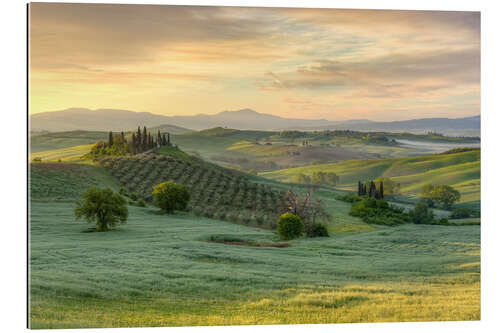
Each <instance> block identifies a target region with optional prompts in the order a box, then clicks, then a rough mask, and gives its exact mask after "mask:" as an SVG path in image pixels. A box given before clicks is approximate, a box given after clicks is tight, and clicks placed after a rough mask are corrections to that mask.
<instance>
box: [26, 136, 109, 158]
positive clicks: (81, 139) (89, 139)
mask: <svg viewBox="0 0 500 333" xmlns="http://www.w3.org/2000/svg"><path fill="white" fill-rule="evenodd" d="M107 138H108V133H107V132H90V131H68V132H54V133H45V134H40V135H32V136H31V137H30V149H31V153H38V152H41V151H46V150H56V149H61V148H69V147H73V146H82V145H89V144H94V143H96V142H97V141H100V140H106V139H107Z"/></svg>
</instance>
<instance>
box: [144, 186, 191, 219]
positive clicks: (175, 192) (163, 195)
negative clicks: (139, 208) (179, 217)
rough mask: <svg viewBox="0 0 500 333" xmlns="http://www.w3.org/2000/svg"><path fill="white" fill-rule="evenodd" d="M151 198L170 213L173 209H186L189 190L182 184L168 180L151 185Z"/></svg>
mask: <svg viewBox="0 0 500 333" xmlns="http://www.w3.org/2000/svg"><path fill="white" fill-rule="evenodd" d="M153 198H154V201H155V203H156V205H157V206H158V207H160V208H161V209H162V210H164V211H165V212H166V213H172V212H173V211H174V210H184V209H186V207H187V204H188V202H189V190H188V188H187V187H186V186H184V185H179V184H176V183H174V182H172V181H168V182H164V183H161V184H158V185H156V186H154V187H153Z"/></svg>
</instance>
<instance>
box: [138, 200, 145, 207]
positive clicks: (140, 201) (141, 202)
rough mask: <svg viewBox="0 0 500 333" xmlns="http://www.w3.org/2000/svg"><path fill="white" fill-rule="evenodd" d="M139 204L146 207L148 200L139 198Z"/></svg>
mask: <svg viewBox="0 0 500 333" xmlns="http://www.w3.org/2000/svg"><path fill="white" fill-rule="evenodd" d="M137 206H139V207H146V202H145V201H144V200H142V199H141V198H139V199H137Z"/></svg>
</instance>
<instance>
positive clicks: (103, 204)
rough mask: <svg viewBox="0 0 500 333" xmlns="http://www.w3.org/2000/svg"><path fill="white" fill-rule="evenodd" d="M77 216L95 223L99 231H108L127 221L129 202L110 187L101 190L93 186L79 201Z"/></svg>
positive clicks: (76, 209)
mask: <svg viewBox="0 0 500 333" xmlns="http://www.w3.org/2000/svg"><path fill="white" fill-rule="evenodd" d="M75 217H76V219H77V220H79V219H80V218H82V217H83V218H84V219H85V220H87V222H88V223H95V224H96V229H97V231H108V230H110V229H111V228H113V227H114V226H115V225H118V224H125V223H126V222H127V218H128V208H127V202H126V201H125V199H124V198H123V197H122V196H121V195H119V194H118V193H114V192H113V191H112V190H111V189H110V188H106V189H102V190H101V189H98V188H97V187H92V188H90V189H89V190H87V191H86V192H85V193H83V195H82V200H80V201H77V203H76V207H75Z"/></svg>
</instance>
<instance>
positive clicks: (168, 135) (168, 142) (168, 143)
mask: <svg viewBox="0 0 500 333" xmlns="http://www.w3.org/2000/svg"><path fill="white" fill-rule="evenodd" d="M167 146H170V133H167Z"/></svg>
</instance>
